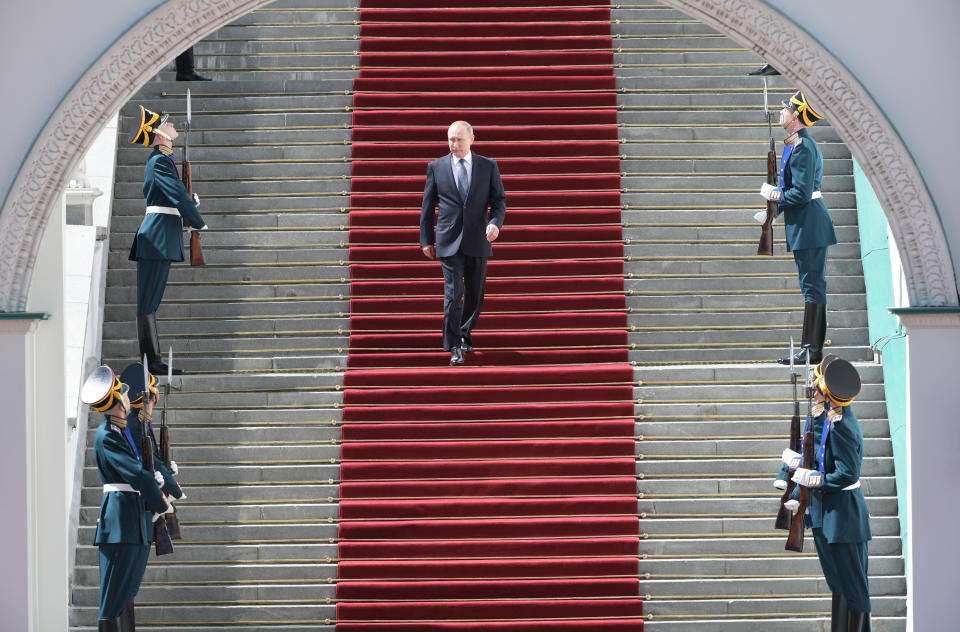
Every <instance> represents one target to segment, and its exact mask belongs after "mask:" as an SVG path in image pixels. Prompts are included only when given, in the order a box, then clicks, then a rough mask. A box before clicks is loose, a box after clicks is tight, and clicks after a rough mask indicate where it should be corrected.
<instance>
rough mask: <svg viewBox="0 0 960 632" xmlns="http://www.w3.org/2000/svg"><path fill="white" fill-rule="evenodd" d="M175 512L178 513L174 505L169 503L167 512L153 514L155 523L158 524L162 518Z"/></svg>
mask: <svg viewBox="0 0 960 632" xmlns="http://www.w3.org/2000/svg"><path fill="white" fill-rule="evenodd" d="M174 511H176V509H174V508H173V503H167V508H166V509H165V510H163V511H161V512H160V513H155V514H153V521H154V522H156V521H157V520H159V519H160V516H164V515H166V514H172V513H173V512H174Z"/></svg>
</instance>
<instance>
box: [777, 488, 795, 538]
mask: <svg viewBox="0 0 960 632" xmlns="http://www.w3.org/2000/svg"><path fill="white" fill-rule="evenodd" d="M794 487H796V483H794V482H793V481H787V489H786V490H784V492H783V496H781V497H780V511H778V512H777V522H776V523H775V524H774V528H776V529H780V530H783V531H789V530H790V525H791V524H792V518H791V516H793V514H792V513H790V510H789V509H787V508H786V507H784V506H783V503H785V502H787V501H788V500H790V496H792V495H793V489H794Z"/></svg>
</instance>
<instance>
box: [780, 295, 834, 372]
mask: <svg viewBox="0 0 960 632" xmlns="http://www.w3.org/2000/svg"><path fill="white" fill-rule="evenodd" d="M826 335H827V306H826V305H824V304H823V303H804V304H803V334H801V337H800V346H801V349H800V351H798V352H797V353H796V354H794V356H793V363H794V364H804V363H805V362H806V361H807V357H806V356H807V352H806V350H805V349H803V347H806V346H807V345H809V347H810V364H819V363H820V360H822V359H823V340H824V338H825V337H826ZM777 362H779V363H780V364H790V358H780V359H779V360H777Z"/></svg>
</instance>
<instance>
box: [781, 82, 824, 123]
mask: <svg viewBox="0 0 960 632" xmlns="http://www.w3.org/2000/svg"><path fill="white" fill-rule="evenodd" d="M783 107H785V108H787V109H788V110H790V111H792V112H793V113H794V114H795V115H796V116H799V117H800V122H801V123H803V124H804V125H806V126H807V127H810V126H812V125H813V124H814V123H816V122H817V121H819V120H822V119H823V117H822V116H820V115H819V114H817V113H816V112H815V111H814V109H813V108H812V107H810V104H809V103H808V102H807V97H805V96H803V92H801V91H800V90H797V92H796V93H795V94H794V95H793V96H791V97H790V100H789V101H784V102H783Z"/></svg>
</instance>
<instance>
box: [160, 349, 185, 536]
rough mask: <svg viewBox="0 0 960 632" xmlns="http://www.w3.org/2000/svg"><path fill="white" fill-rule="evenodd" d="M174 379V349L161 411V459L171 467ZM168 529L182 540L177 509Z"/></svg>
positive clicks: (168, 361) (168, 521)
mask: <svg viewBox="0 0 960 632" xmlns="http://www.w3.org/2000/svg"><path fill="white" fill-rule="evenodd" d="M172 378H173V347H170V348H169V351H168V352H167V384H166V386H164V393H163V408H161V409H160V458H161V459H163V464H164V465H166V466H167V468H169V467H170V428H169V427H168V426H167V398H168V397H170V380H171V379H172ZM167 528H168V530H169V531H170V538H171V539H174V540H182V539H183V534H182V533H181V531H180V519H179V518H178V517H177V508H176V507H174V508H173V513H171V514H167Z"/></svg>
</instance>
